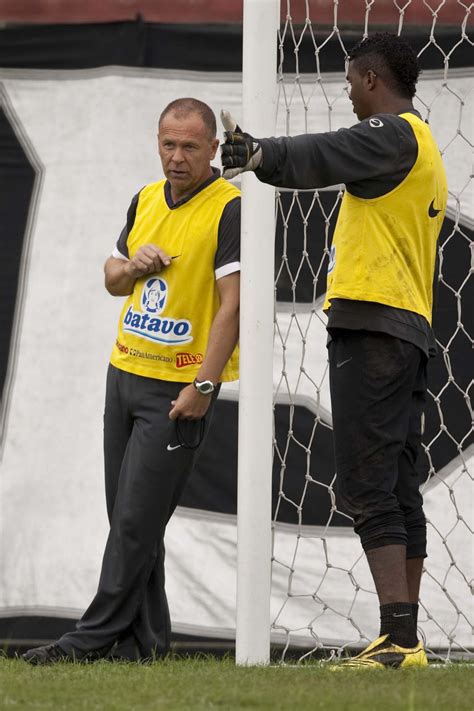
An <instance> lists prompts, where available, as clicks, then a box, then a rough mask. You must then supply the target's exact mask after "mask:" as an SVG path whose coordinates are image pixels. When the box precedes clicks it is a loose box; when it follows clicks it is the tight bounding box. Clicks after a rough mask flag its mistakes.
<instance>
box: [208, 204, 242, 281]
mask: <svg viewBox="0 0 474 711" xmlns="http://www.w3.org/2000/svg"><path fill="white" fill-rule="evenodd" d="M233 262H240V197H236V198H234V199H233V200H231V201H230V202H228V203H227V205H226V206H225V208H224V210H223V211H222V215H221V219H220V222H219V229H218V234H217V250H216V256H215V259H214V269H216V270H217V269H219V268H220V267H224V266H226V265H227V264H231V263H233Z"/></svg>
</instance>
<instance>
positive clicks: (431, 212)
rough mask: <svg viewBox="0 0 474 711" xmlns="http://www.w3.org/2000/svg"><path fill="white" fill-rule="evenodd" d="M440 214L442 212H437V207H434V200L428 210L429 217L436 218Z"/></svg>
mask: <svg viewBox="0 0 474 711" xmlns="http://www.w3.org/2000/svg"><path fill="white" fill-rule="evenodd" d="M440 212H441V210H437V209H436V208H435V206H434V198H433V200H432V201H431V202H430V206H429V208H428V215H429V216H430V217H436V215H438V214H439V213H440Z"/></svg>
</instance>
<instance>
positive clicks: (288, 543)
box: [236, 0, 474, 664]
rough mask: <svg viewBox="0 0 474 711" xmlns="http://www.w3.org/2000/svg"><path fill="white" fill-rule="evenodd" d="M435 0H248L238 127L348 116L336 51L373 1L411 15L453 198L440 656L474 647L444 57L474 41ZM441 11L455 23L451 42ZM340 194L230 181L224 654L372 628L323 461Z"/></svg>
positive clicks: (429, 450)
mask: <svg viewBox="0 0 474 711" xmlns="http://www.w3.org/2000/svg"><path fill="white" fill-rule="evenodd" d="M323 5H324V6H325V7H326V10H327V13H326V16H325V22H324V23H322V22H321V17H320V12H322V10H321V8H322V6H323ZM432 5H433V7H432V6H431V4H430V3H427V2H424V3H423V5H421V3H418V2H415V0H405V1H404V2H403V3H400V2H399V0H393V2H392V4H391V5H390V3H387V2H385V3H382V2H380V0H364V1H363V2H360V3H358V4H357V7H359V6H360V17H358V19H357V23H356V24H354V22H353V20H351V21H352V24H351V25H349V24H348V23H347V21H346V20H345V18H347V17H348V16H347V15H346V16H344V14H343V12H344V11H345V10H347V9H348V7H349V6H353V7H355V6H356V3H351V2H348V3H347V4H346V3H341V2H339V1H338V0H333V2H329V0H328V2H326V3H325V4H324V3H312V2H311V0H306V2H303V1H301V2H296V1H295V0H283V2H282V18H284V19H283V20H282V22H281V23H280V2H279V0H245V2H244V45H243V111H242V117H241V118H242V121H241V125H242V127H243V130H244V131H249V132H250V133H251V134H253V135H255V136H257V137H258V136H269V135H296V134H299V133H305V132H320V131H328V130H337V129H338V128H341V127H343V126H345V127H348V126H351V125H353V124H354V122H355V118H354V115H353V114H352V107H351V105H350V102H349V100H348V98H347V94H346V82H345V66H344V63H345V58H346V56H347V51H348V50H349V49H350V48H351V46H353V45H354V44H356V43H357V42H358V41H359V40H360V39H362V37H363V36H367V35H369V36H370V34H371V33H373V32H375V31H377V30H379V29H380V27H379V26H377V25H376V24H375V21H376V19H377V17H379V18H380V17H382V15H377V14H376V13H377V11H378V10H379V9H380V11H385V12H388V10H391V12H392V15H391V16H390V23H391V24H390V26H388V25H387V24H385V26H384V27H383V29H387V30H389V31H391V32H396V33H399V34H401V35H402V36H405V37H406V39H407V40H408V41H413V42H415V39H413V38H414V36H415V35H414V31H415V21H414V20H413V18H415V17H416V18H419V17H420V16H421V17H422V20H423V25H422V28H423V29H421V27H420V26H418V27H417V28H416V32H417V39H416V42H417V47H416V48H417V52H418V55H419V57H420V60H421V62H422V63H423V62H425V64H428V65H429V67H428V68H425V69H424V70H423V72H422V74H421V77H420V81H419V83H418V87H417V95H416V97H415V101H414V105H415V108H416V109H417V110H418V111H419V112H420V114H421V116H422V118H423V119H425V120H429V122H430V125H431V127H432V130H433V134H434V136H435V139H436V140H437V143H438V145H439V147H440V150H441V153H442V155H443V160H444V163H445V166H446V170H447V174H448V187H449V202H448V211H447V216H446V220H445V225H444V227H443V232H442V234H441V237H440V241H439V260H438V262H439V264H438V267H437V279H436V292H437V296H436V300H435V303H436V308H435V319H434V328H435V334H436V337H437V344H438V350H439V354H438V356H437V359H436V360H435V361H434V365H430V371H429V375H430V381H429V383H428V403H427V410H426V429H425V434H424V439H423V452H422V456H421V459H422V461H421V465H420V466H421V469H420V471H422V472H423V473H424V483H423V485H422V491H423V494H424V498H425V513H426V516H427V520H428V556H429V557H428V558H427V560H426V563H425V567H424V573H423V578H422V588H421V598H420V612H419V621H418V625H419V634H420V636H421V637H422V638H423V639H424V641H425V643H426V647H427V649H428V650H429V651H430V652H431V654H432V655H434V656H436V657H437V658H439V659H442V660H445V661H449V660H450V659H452V658H455V657H456V656H462V657H463V658H469V659H471V658H472V657H473V656H474V639H473V618H474V605H473V593H474V582H473V581H474V555H473V552H474V484H473V478H474V477H473V471H472V470H473V466H472V464H473V452H474V445H473V444H472V442H473V426H472V415H473V411H472V404H471V396H472V365H469V363H470V362H471V363H472V345H473V335H474V333H473V329H474V324H473V322H472V316H471V311H472V306H471V303H472V301H471V298H470V297H472V272H473V267H472V264H474V262H471V259H472V254H473V250H472V230H473V226H474V206H473V199H472V189H473V180H472V173H471V170H470V152H471V150H472V146H473V143H474V136H473V126H472V116H473V110H474V89H473V82H472V76H473V71H472V67H470V68H469V67H467V66H466V65H465V63H464V64H463V63H462V62H459V61H457V57H458V56H459V52H460V51H461V50H462V49H463V48H464V47H466V46H467V47H470V46H472V41H471V40H470V39H469V37H468V34H467V21H468V18H469V8H468V4H465V3H462V2H460V1H457V2H449V3H446V0H439V2H436V3H432ZM435 5H436V7H435ZM387 8H388V10H387ZM420 8H421V9H420ZM455 11H456V12H455ZM298 12H299V14H298ZM423 12H424V15H423ZM443 12H444V13H445V15H446V18H447V19H446V22H447V20H449V22H451V24H450V25H449V27H450V30H449V31H450V34H449V33H448V35H447V37H448V39H446V37H444V39H443V37H442V30H443V28H444V29H445V28H446V26H447V25H446V24H445V25H443V24H442V23H443ZM410 13H411V15H410ZM416 13H418V14H416ZM420 13H421V14H420ZM446 13H448V14H446ZM449 13H450V14H449ZM328 17H330V19H331V23H330V24H328V22H327V19H328ZM384 17H385V16H384ZM410 17H412V20H411V24H409V23H410ZM374 18H375V20H374ZM451 18H455V20H456V24H454V20H452V19H451ZM277 28H279V29H278V33H277ZM277 52H278V57H279V58H278V66H277ZM430 53H431V54H430ZM329 54H331V56H332V59H331V60H329V59H328V57H329ZM428 57H431V58H430V61H429V63H428V62H427V58H428ZM236 118H237V117H236ZM239 118H240V117H239ZM239 123H240V121H239ZM343 191H344V186H343V185H341V186H334V187H333V188H328V189H327V190H326V189H325V190H319V191H318V190H310V191H293V190H274V189H273V188H270V187H268V186H265V185H262V184H260V183H259V182H258V181H257V180H256V178H255V176H254V175H253V174H251V175H249V174H244V175H243V179H242V196H243V203H242V273H241V278H242V287H241V339H240V345H241V380H240V395H239V469H238V473H239V474H238V475H239V482H238V519H237V521H238V569H237V629H236V661H237V663H238V664H266V663H268V662H269V659H270V643H272V644H273V645H275V647H276V648H279V649H280V650H281V653H280V658H281V659H282V660H285V658H287V653H288V651H289V650H290V649H291V650H292V655H293V656H294V655H295V650H296V656H297V658H300V659H303V658H307V657H310V656H312V655H320V654H325V655H327V654H328V653H329V652H330V650H334V653H338V654H340V653H341V652H342V651H343V650H344V648H346V647H351V648H360V647H363V646H365V645H366V644H367V642H368V641H369V640H370V639H373V638H375V637H376V636H377V632H378V605H377V598H376V594H375V589H374V585H373V582H372V578H371V576H370V572H369V570H368V566H367V563H366V561H365V557H364V555H363V553H362V548H361V546H360V542H359V539H358V537H357V536H355V534H354V533H353V532H352V527H351V525H350V523H351V522H350V520H349V519H348V517H347V516H346V515H345V514H344V513H343V512H341V511H340V510H339V509H338V502H337V497H336V493H335V492H336V489H335V481H336V477H337V472H335V471H334V468H332V469H331V464H330V461H331V455H330V451H331V448H332V436H331V429H332V423H331V406H330V398H329V386H328V369H327V355H326V347H325V344H326V332H325V324H326V317H325V315H324V313H323V312H322V303H323V297H324V290H325V274H326V271H327V265H328V259H329V250H330V243H331V237H332V231H333V229H334V225H335V221H336V218H337V213H338V209H339V205H340V201H341V197H342V195H343ZM275 236H276V237H275ZM275 238H276V245H277V248H276V249H275ZM275 259H276V263H275ZM469 290H471V291H469ZM469 353H471V355H470V356H469ZM272 444H273V452H272ZM328 462H329V464H328ZM332 466H333V465H332ZM272 486H273V503H272ZM270 578H271V582H270Z"/></svg>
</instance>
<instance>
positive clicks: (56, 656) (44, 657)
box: [21, 642, 74, 664]
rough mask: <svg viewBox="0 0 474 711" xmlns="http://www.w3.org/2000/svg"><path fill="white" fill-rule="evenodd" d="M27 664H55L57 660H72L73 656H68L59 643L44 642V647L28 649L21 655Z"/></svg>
mask: <svg viewBox="0 0 474 711" xmlns="http://www.w3.org/2000/svg"><path fill="white" fill-rule="evenodd" d="M21 658H22V659H24V660H25V662H28V663H29V664H57V663H58V662H73V661H74V657H71V656H69V654H66V652H65V651H64V650H63V649H61V647H60V646H59V644H56V643H55V642H53V644H46V645H45V646H44V647H35V648H34V649H29V650H28V651H27V652H25V653H24V654H22V655H21Z"/></svg>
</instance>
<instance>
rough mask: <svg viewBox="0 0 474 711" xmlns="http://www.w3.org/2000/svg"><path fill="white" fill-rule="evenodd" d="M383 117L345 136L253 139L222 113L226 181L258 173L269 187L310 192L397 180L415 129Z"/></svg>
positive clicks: (332, 133) (333, 133) (345, 131)
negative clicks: (358, 183)
mask: <svg viewBox="0 0 474 711" xmlns="http://www.w3.org/2000/svg"><path fill="white" fill-rule="evenodd" d="M380 116H381V118H377V117H371V118H370V119H367V120H366V121H362V122H361V123H359V124H356V125H355V126H353V127H352V128H341V129H340V130H339V131H329V132H326V133H308V134H303V135H300V136H294V137H283V138H253V137H252V136H250V134H248V133H243V132H242V130H241V129H240V128H239V126H238V125H237V124H236V122H235V119H233V118H232V116H230V114H229V113H228V112H222V114H221V117H222V122H223V124H224V128H225V129H226V130H225V132H224V138H225V142H224V143H223V145H222V146H221V153H222V165H223V166H224V177H225V178H232V177H234V176H235V175H237V174H239V173H242V172H244V171H248V170H253V171H255V174H256V176H257V178H258V179H259V180H261V181H262V182H264V183H269V184H270V185H275V186H276V187H287V188H295V189H308V188H322V187H327V186H329V185H338V184H340V183H346V184H350V183H354V182H357V181H360V180H368V179H369V180H370V179H372V178H380V177H382V176H387V177H388V176H393V174H394V172H395V171H396V170H398V169H399V163H400V159H401V158H402V156H403V150H404V145H405V144H406V143H407V140H408V139H407V135H406V134H407V131H408V133H410V132H411V129H410V127H409V125H408V124H407V122H404V121H403V119H400V118H399V117H398V116H395V115H388V114H381V115H380ZM404 124H406V125H404ZM232 126H233V127H234V128H233V129H231V127H232Z"/></svg>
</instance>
